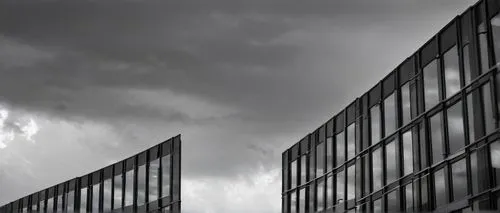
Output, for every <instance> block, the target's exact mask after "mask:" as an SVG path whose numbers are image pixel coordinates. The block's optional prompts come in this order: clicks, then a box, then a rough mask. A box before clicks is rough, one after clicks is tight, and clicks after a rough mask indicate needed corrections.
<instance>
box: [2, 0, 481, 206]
mask: <svg viewBox="0 0 500 213" xmlns="http://www.w3.org/2000/svg"><path fill="white" fill-rule="evenodd" d="M163 2H170V3H160V1H154V0H149V1H146V0H143V1H141V0H134V1H132V0H122V1H117V0H103V1H97V0H73V1H68V0H64V1H63V0H36V1H35V0H33V1H28V0H0V74H1V75H0V205H3V204H5V203H7V202H10V201H13V200H14V199H17V198H20V197H22V196H25V195H27V194H29V193H32V192H35V191H38V190H41V189H43V188H47V187H49V186H52V185H54V184H57V183H60V182H63V181H66V180H68V179H71V178H74V177H77V176H81V175H84V174H87V173H89V172H91V171H94V170H96V169H98V168H101V167H104V166H106V165H109V164H111V163H114V162H116V161H118V160H122V159H123V158H125V157H128V156H130V155H132V154H135V153H137V152H139V151H141V150H144V149H147V148H149V147H150V146H153V145H154V144H157V143H159V142H161V141H163V140H165V139H167V138H170V137H172V136H175V135H177V134H182V145H183V146H182V149H183V150H182V151H183V154H182V209H183V212H186V213H212V212H213V213H234V212H243V213H245V212H257V213H278V212H280V208H281V207H280V206H281V198H280V193H281V192H280V191H281V173H280V165H281V153H282V152H283V151H284V150H285V149H286V148H288V147H290V146H291V145H292V144H294V143H296V142H297V141H298V140H299V139H300V138H302V137H303V136H305V135H306V134H307V133H309V132H311V131H313V130H314V129H315V128H317V127H318V126H319V125H321V124H322V123H324V122H325V121H326V120H328V119H329V118H330V117H331V116H333V115H334V114H336V113H337V112H338V111H339V110H340V109H342V108H343V107H345V106H346V105H347V104H349V103H350V102H352V101H353V100H354V99H355V98H356V97H358V96H360V95H361V94H362V93H363V92H365V91H366V90H368V89H369V88H370V87H372V86H373V85H374V84H376V83H377V82H378V81H379V80H380V79H382V78H383V76H385V75H386V74H387V73H389V72H390V71H391V70H392V69H394V68H395V67H396V66H397V65H398V64H399V63H400V62H402V61H403V60H404V59H405V58H406V57H408V56H410V55H411V54H412V53H413V52H414V51H415V50H416V49H417V48H418V47H420V46H421V45H422V44H423V43H424V42H425V41H427V40H428V39H429V38H430V37H431V36H432V35H434V34H435V33H436V32H437V31H438V30H439V29H441V28H442V27H443V26H444V25H445V24H446V23H448V22H449V21H450V20H451V19H452V18H454V17H455V16H456V15H458V14H460V13H461V12H462V11H464V10H465V9H466V8H467V7H469V6H470V5H472V4H473V3H474V2H476V0H349V1H340V0H335V1H332V0H329V1H323V0H318V1H295V0H252V1H239V0H238V1H237V0H227V1H221V0H215V1H214V0H210V1H202V0H197V1H193V0H182V1H163Z"/></svg>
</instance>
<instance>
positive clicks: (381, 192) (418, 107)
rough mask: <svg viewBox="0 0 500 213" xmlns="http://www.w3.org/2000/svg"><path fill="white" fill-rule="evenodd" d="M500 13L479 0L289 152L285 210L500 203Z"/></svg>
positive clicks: (475, 207) (491, 207)
mask: <svg viewBox="0 0 500 213" xmlns="http://www.w3.org/2000/svg"><path fill="white" fill-rule="evenodd" d="M499 11H500V1H498V0H481V1H479V2H477V3H476V4H475V5H473V6H471V7H470V8H468V9H467V10H466V11H465V12H464V13H462V14H461V15H459V16H457V17H456V18H454V19H453V20H452V21H451V22H449V24H447V25H446V26H445V27H444V28H442V29H441V30H440V31H439V32H438V33H437V34H436V35H435V36H433V37H432V38H430V40H429V41H428V42H426V43H425V44H424V45H423V46H422V47H420V48H419V49H418V50H417V51H416V52H415V53H414V54H413V55H411V56H410V57H408V58H407V59H406V60H405V61H403V62H402V63H401V64H400V65H399V66H397V67H396V68H395V69H394V70H393V71H391V72H390V73H389V74H388V75H387V76H386V77H384V79H382V80H381V81H379V82H378V83H377V84H376V85H375V86H373V87H372V88H371V89H370V90H369V91H368V92H366V93H365V94H363V95H361V96H360V97H358V98H356V99H355V100H354V101H353V102H352V103H351V104H349V105H348V106H347V107H346V108H345V109H343V110H342V111H340V112H339V113H337V114H336V115H335V116H333V118H331V119H329V120H328V121H327V122H325V123H324V124H323V125H321V126H320V127H319V128H317V129H316V130H315V131H312V133H310V134H307V135H306V136H305V137H304V138H303V139H301V140H298V141H299V142H297V143H296V144H294V145H293V146H291V148H289V149H288V150H286V151H285V152H284V153H283V156H282V157H283V159H282V162H283V165H282V172H283V173H282V174H283V188H282V212H284V213H303V212H427V211H433V212H472V211H474V212H476V211H500V133H499V123H500V122H499V121H500V114H499V110H500V92H499V90H500V72H499V64H500V14H499ZM408 27H411V26H408ZM374 57H376V56H374ZM366 72H371V71H370V70H367V71H366Z"/></svg>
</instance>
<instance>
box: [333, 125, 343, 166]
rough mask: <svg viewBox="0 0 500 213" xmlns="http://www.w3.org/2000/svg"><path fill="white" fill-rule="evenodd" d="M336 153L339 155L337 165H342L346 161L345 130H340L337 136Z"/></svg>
mask: <svg viewBox="0 0 500 213" xmlns="http://www.w3.org/2000/svg"><path fill="white" fill-rule="evenodd" d="M335 139H336V141H335V146H336V147H335V154H336V155H337V158H336V159H337V161H336V162H337V164H336V165H337V166H340V165H342V164H343V163H344V161H345V139H344V132H340V133H339V134H337V136H336V137H335Z"/></svg>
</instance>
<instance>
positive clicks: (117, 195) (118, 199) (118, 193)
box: [113, 175, 123, 209]
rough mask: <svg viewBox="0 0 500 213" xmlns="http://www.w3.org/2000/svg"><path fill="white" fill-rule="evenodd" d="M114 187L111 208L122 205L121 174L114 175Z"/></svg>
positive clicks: (117, 207)
mask: <svg viewBox="0 0 500 213" xmlns="http://www.w3.org/2000/svg"><path fill="white" fill-rule="evenodd" d="M114 178H115V188H114V195H113V197H114V199H115V200H114V202H113V209H119V208H121V207H122V189H123V186H122V185H123V182H122V181H123V180H122V175H116V176H115V177H114Z"/></svg>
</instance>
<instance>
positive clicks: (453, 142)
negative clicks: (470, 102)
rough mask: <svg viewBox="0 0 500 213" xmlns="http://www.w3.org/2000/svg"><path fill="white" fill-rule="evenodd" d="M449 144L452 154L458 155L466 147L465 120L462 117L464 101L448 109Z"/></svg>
mask: <svg viewBox="0 0 500 213" xmlns="http://www.w3.org/2000/svg"><path fill="white" fill-rule="evenodd" d="M447 112H448V113H447V114H448V115H447V116H448V118H447V124H448V137H449V138H448V142H449V148H450V154H454V153H456V152H457V151H458V150H460V149H462V148H463V147H464V146H465V133H464V118H463V116H462V101H459V102H457V103H456V104H454V105H453V106H451V107H450V108H448V111H447Z"/></svg>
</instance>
